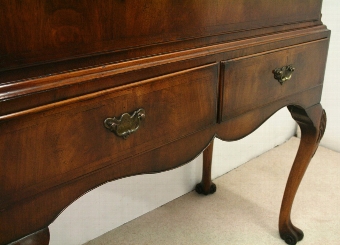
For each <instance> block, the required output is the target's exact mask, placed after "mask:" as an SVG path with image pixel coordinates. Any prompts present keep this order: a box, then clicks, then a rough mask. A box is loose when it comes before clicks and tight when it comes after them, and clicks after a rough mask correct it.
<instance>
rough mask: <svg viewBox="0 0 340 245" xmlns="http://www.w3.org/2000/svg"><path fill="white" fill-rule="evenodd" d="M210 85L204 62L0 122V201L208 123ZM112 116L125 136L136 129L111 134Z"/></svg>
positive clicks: (212, 107)
mask: <svg viewBox="0 0 340 245" xmlns="http://www.w3.org/2000/svg"><path fill="white" fill-rule="evenodd" d="M217 81H218V64H217V63H216V64H209V65H205V66H201V67H197V68H193V69H189V70H185V71H181V72H177V73H173V74H169V75H165V76H161V77H157V78H153V79H149V80H145V81H141V82H137V83H135V84H131V85H126V86H122V87H118V88H113V89H110V90H106V91H101V92H97V93H94V94H89V95H86V96H82V97H79V98H74V99H70V100H67V101H65V102H60V103H56V104H51V105H47V106H43V107H40V108H35V109H32V110H28V111H24V112H21V113H17V114H14V115H12V116H8V118H6V117H3V118H2V119H0V131H1V132H2V133H1V135H0V140H1V142H2V144H1V146H0V155H1V156H2V157H1V158H2V159H1V160H0V164H1V165H0V166H1V174H0V177H1V178H0V188H1V189H0V196H6V194H9V193H10V192H12V191H17V190H19V189H21V188H23V187H27V186H31V185H34V184H37V183H40V182H41V183H42V182H44V181H50V182H51V181H52V182H53V178H59V179H60V178H63V176H62V175H63V174H65V173H67V172H69V171H73V174H72V176H73V177H74V176H75V177H77V176H78V177H79V176H81V175H84V174H86V173H88V172H91V171H93V170H95V169H98V168H100V167H101V166H106V165H108V164H112V163H115V162H118V161H120V160H122V159H126V158H129V157H131V156H134V155H136V154H141V153H143V152H146V151H150V150H152V149H155V148H158V147H161V146H162V145H165V144H168V143H170V142H172V141H175V140H176V139H179V138H182V137H185V136H186V135H190V134H192V133H194V132H197V131H199V130H202V129H204V128H207V127H208V126H209V125H212V124H215V123H216V117H217ZM134 112H137V113H135V117H133V114H134ZM125 113H128V114H125ZM138 113H139V114H140V115H139V116H140V117H139V118H138ZM123 114H125V116H123V117H122V115H123ZM141 114H144V115H145V117H143V116H141ZM130 116H131V117H130ZM11 117H13V118H11ZM121 117H122V118H121ZM113 118H116V119H117V120H118V121H119V119H122V121H125V124H124V125H123V128H124V127H125V129H124V130H125V131H127V130H130V131H131V132H132V131H134V130H135V129H137V128H138V129H137V130H136V131H135V132H133V133H131V132H130V133H131V135H129V136H128V137H126V135H125V137H122V136H124V135H122V136H118V135H120V134H121V133H122V129H121V128H120V129H119V130H120V132H118V133H115V132H114V131H113V132H112V131H110V129H109V128H110V127H109V126H110V125H111V124H112V122H113V121H115V120H114V119H113ZM130 119H131V121H129V120H130ZM104 121H106V125H105V124H104ZM115 122H116V124H117V125H118V124H119V122H117V121H115ZM108 124H109V125H108ZM17 152H20V154H17ZM4 159H5V160H4ZM80 167H81V169H80ZM70 176H71V175H70ZM0 206H1V205H0Z"/></svg>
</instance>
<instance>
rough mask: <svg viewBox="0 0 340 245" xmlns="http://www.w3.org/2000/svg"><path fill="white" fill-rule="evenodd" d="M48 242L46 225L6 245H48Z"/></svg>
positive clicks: (48, 232) (48, 236)
mask: <svg viewBox="0 0 340 245" xmlns="http://www.w3.org/2000/svg"><path fill="white" fill-rule="evenodd" d="M49 242H50V231H49V229H48V227H47V228H45V229H43V230H40V231H37V232H35V233H33V234H31V235H28V236H26V237H24V238H22V239H20V240H18V241H15V242H12V243H10V244H8V245H48V244H49Z"/></svg>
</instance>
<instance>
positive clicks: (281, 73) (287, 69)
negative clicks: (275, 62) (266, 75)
mask: <svg viewBox="0 0 340 245" xmlns="http://www.w3.org/2000/svg"><path fill="white" fill-rule="evenodd" d="M294 71H295V68H294V67H293V65H288V66H284V67H281V68H276V69H275V70H274V71H273V73H274V78H275V79H276V80H278V81H279V83H280V84H281V85H282V84H283V83H284V82H286V81H288V80H289V79H291V78H292V74H293V72H294Z"/></svg>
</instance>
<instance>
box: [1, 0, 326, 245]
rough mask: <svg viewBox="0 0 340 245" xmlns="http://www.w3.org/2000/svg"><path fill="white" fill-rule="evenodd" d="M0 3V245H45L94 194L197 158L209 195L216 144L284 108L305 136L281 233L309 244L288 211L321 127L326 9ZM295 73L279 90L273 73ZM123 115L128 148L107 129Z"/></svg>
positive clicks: (218, 1) (194, 2)
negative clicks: (70, 211) (55, 225)
mask: <svg viewBox="0 0 340 245" xmlns="http://www.w3.org/2000/svg"><path fill="white" fill-rule="evenodd" d="M0 4H1V9H0V31H1V32H2V33H6V35H5V36H3V37H2V38H1V39H0V141H1V143H2V144H1V145H0V156H1V158H0V169H1V171H0V245H4V244H48V241H49V232H48V226H49V225H50V224H51V223H52V222H53V220H54V219H55V218H56V217H57V216H58V215H59V214H60V212H62V210H64V209H65V208H66V207H67V206H68V205H69V204H70V203H72V202H73V201H74V200H76V199H77V198H78V197H80V196H81V195H83V194H84V193H86V192H87V191H89V190H91V189H93V188H95V187H97V186H99V185H101V184H103V183H105V182H107V181H112V180H115V179H119V178H122V177H126V176H132V175H137V174H143V173H157V172H161V171H165V170H169V169H172V168H176V167H179V166H181V165H183V164H185V163H187V162H189V161H191V160H192V159H194V158H195V157H197V156H198V155H199V154H200V153H201V152H202V151H203V158H204V163H203V176H202V182H201V183H200V184H198V185H197V186H196V190H197V191H198V192H200V193H203V194H211V193H213V192H215V191H216V186H215V185H214V184H213V183H212V181H211V164H212V152H213V140H214V138H216V137H217V138H220V139H222V140H226V141H233V140H237V139H240V138H242V137H245V136H246V135H248V134H250V133H252V132H253V131H254V130H255V129H256V128H257V127H259V126H260V125H261V124H262V123H263V122H265V121H266V120H267V119H268V118H269V117H270V116H271V115H272V114H274V113H275V112H276V111H277V110H279V109H280V108H282V107H285V106H288V107H289V110H290V111H291V113H292V116H293V118H294V119H295V120H296V121H297V122H298V123H299V125H300V126H301V128H303V130H302V133H303V137H302V140H301V146H300V148H299V151H298V153H297V157H296V160H295V163H294V166H293V168H292V171H291V175H290V177H289V179H288V182H287V187H286V191H285V194H284V198H283V202H282V208H281V214H280V221H279V231H280V234H281V237H282V238H283V239H284V240H285V241H286V242H287V243H289V244H295V243H296V242H297V241H299V240H301V239H302V232H300V230H299V229H297V228H295V227H294V226H293V225H292V223H291V220H290V210H291V206H292V203H293V200H294V196H295V194H296V191H297V187H298V185H299V183H300V181H301V179H302V176H303V172H304V171H305V169H306V168H307V166H308V163H309V161H310V159H311V157H312V156H313V153H314V152H315V150H316V148H317V145H318V142H319V140H320V138H321V136H322V133H320V132H323V131H324V128H325V124H326V122H325V114H324V113H323V109H322V107H321V105H320V104H319V103H320V100H321V93H322V84H323V76H324V70H325V64H326V58H327V50H328V43H329V36H330V32H329V30H327V28H326V27H325V26H324V25H323V24H322V22H321V19H320V18H321V0H309V1H298V0H290V1H287V0H278V1H275V2H274V1H268V0H257V1H255V0H252V1H236V0H212V1H203V0H191V1H174V0H165V1H149V0H141V1H132V0H126V1H120V0H114V1H108V0H107V1H106V0H104V1H87V0H84V1H64V0H56V1H43V0H28V1H24V2H23V1H10V0H0ZM289 65H292V66H293V67H294V71H293V72H292V74H288V75H286V74H283V75H286V76H287V81H285V82H284V83H282V84H281V83H280V82H279V81H278V80H277V79H276V78H275V76H274V74H273V72H274V73H275V69H280V68H284V67H287V66H289ZM283 73H284V72H283ZM290 75H291V77H290ZM288 76H289V79H288ZM285 79H286V78H285ZM139 109H143V112H145V115H143V120H140V122H138V123H139V124H138V130H137V131H135V132H133V131H134V130H135V129H136V128H137V127H136V125H135V122H132V121H131V120H132V119H129V118H128V116H127V115H132V114H133V112H134V111H138V110H139ZM127 113H128V114H127ZM122 115H125V117H122V118H124V120H123V121H124V122H122V124H123V126H122V128H124V130H126V132H128V134H129V136H128V137H127V138H126V139H124V138H123V137H119V136H117V135H116V134H115V133H114V132H111V131H110V130H109V129H108V128H107V125H106V124H105V123H104V122H105V120H106V119H107V118H120V117H121V116H122ZM112 127H116V125H113V126H112ZM113 131H114V130H113ZM132 132H133V133H132Z"/></svg>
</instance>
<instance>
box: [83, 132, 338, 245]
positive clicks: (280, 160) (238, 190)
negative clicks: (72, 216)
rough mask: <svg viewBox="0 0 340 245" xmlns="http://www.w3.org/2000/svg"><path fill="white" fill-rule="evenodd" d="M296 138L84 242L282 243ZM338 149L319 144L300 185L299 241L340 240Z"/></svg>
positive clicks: (295, 215) (327, 243) (333, 244)
mask: <svg viewBox="0 0 340 245" xmlns="http://www.w3.org/2000/svg"><path fill="white" fill-rule="evenodd" d="M298 144H299V139H297V138H292V139H290V140H289V141H288V142H286V143H285V144H283V145H281V146H279V147H276V148H274V149H272V150H271V151H269V152H267V153H265V154H263V155H261V156H260V157H258V158H256V159H253V160H252V161H250V162H248V163H246V164H244V165H242V166H241V167H239V168H237V169H235V170H233V171H231V172H229V173H227V174H225V175H224V176H222V177H220V178H218V179H216V180H215V181H214V182H215V183H216V184H217V192H216V193H215V194H214V195H211V196H200V195H198V194H196V193H195V192H190V193H188V194H187V195H184V196H182V197H180V198H178V199H176V200H174V201H172V202H170V203H168V204H166V205H164V206H162V207H160V208H158V209H156V210H154V211H152V212H150V213H148V214H146V215H143V216H141V217H140V218H138V219H135V220H133V221H131V222H129V223H127V224H125V225H123V226H121V227H118V228H117V229H114V230H112V231H110V232H108V233H106V234H104V235H102V236H100V237H98V238H96V239H94V240H92V241H90V242H88V243H86V245H109V244H119V245H124V244H147V245H159V244H164V245H168V244H169V245H175V244H183V245H184V244H186V245H187V244H199V245H213V244H232V245H238V244H239V245H241V244H242V245H245V244H247V245H248V244H249V245H257V244H268V245H276V244H281V245H283V244H285V243H284V242H283V241H282V240H281V239H280V238H279V234H278V229H277V222H278V215H279V209H280V204H281V198H282V194H283V190H284V186H285V182H286V179H287V176H288V173H289V170H290V167H291V164H292V162H293V159H294V156H295V153H296V150H297V147H298ZM339 207H340V153H336V152H334V151H331V150H328V149H326V148H323V147H320V148H319V150H318V151H317V153H316V155H315V156H314V158H313V160H312V162H311V164H310V166H309V168H308V170H307V173H306V174H305V177H304V179H303V181H302V184H301V186H300V188H299V191H298V194H297V197H296V198H295V203H294V206H293V211H292V220H293V223H294V224H295V225H296V226H298V227H299V228H301V229H302V230H303V231H304V233H305V238H304V239H303V240H302V241H301V242H299V243H298V244H301V245H303V244H307V245H314V244H317V245H320V244H323V245H340V233H339V231H340V208H339Z"/></svg>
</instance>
